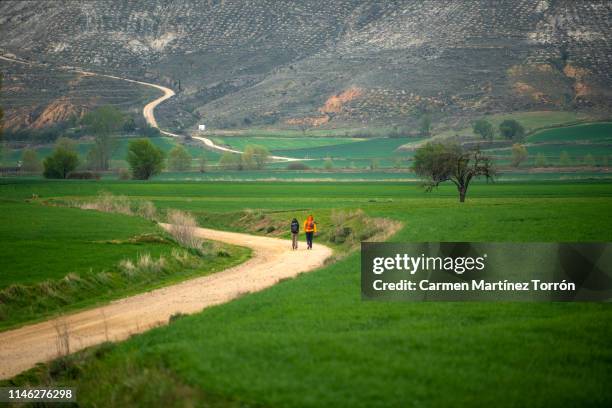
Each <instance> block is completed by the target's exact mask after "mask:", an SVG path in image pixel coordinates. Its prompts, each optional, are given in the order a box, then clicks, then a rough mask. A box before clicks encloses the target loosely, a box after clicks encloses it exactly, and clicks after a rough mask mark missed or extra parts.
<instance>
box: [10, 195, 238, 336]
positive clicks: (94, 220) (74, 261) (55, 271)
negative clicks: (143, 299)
mask: <svg viewBox="0 0 612 408" xmlns="http://www.w3.org/2000/svg"><path fill="white" fill-rule="evenodd" d="M2 190H3V189H2ZM3 193H4V191H3V192H2V193H0V246H1V248H2V251H1V252H2V256H1V257H0V270H2V274H0V330H1V329H6V328H9V327H11V326H14V325H16V324H21V323H24V322H27V321H33V320H39V319H42V318H45V317H49V316H50V315H53V314H56V313H58V312H64V311H67V310H72V309H77V308H82V307H86V306H91V305H93V304H96V303H100V302H104V301H108V300H110V299H115V298H118V297H122V296H126V295H129V294H132V293H135V292H138V291H143V290H147V289H151V288H154V287H157V286H160V285H163V284H169V283H174V282H177V281H180V280H184V279H187V278H190V277H194V276H200V275H205V274H208V273H213V272H216V271H219V270H223V269H225V268H227V267H228V266H230V265H233V264H237V263H240V262H242V261H244V260H245V259H246V258H247V257H248V254H249V251H248V250H246V249H244V248H238V247H232V246H226V248H225V250H226V251H227V252H228V254H229V255H230V256H229V257H217V256H216V255H215V254H214V253H211V254H208V253H206V251H204V253H203V254H201V255H198V256H196V255H195V254H193V256H191V257H190V260H191V261H192V262H191V263H190V264H189V265H187V264H179V263H177V262H175V261H174V260H173V257H174V254H175V253H176V251H177V250H180V247H179V246H178V245H177V244H176V243H175V242H174V241H172V240H171V239H169V237H168V236H167V234H165V232H163V231H162V230H161V228H159V227H158V226H157V225H156V224H155V223H154V222H152V221H147V220H145V219H144V218H140V217H137V216H129V215H123V214H114V213H105V212H100V211H93V210H82V209H79V208H69V207H61V206H57V205H55V204H59V203H60V202H59V201H58V202H54V203H50V202H48V201H40V200H31V202H24V201H23V200H21V199H20V200H14V199H10V198H7V195H5V194H3ZM89 199H92V197H89ZM64 201H65V200H64ZM68 201H72V199H70V200H68ZM142 257H151V258H152V259H153V260H154V261H155V260H159V259H160V258H163V259H164V260H166V262H165V263H164V265H165V267H164V268H160V270H150V271H143V273H142V274H140V275H139V274H135V273H131V274H129V275H126V274H125V273H124V272H122V270H121V267H120V265H121V262H122V261H128V260H129V261H131V262H133V263H134V264H138V262H139V260H140V259H141V258H142Z"/></svg>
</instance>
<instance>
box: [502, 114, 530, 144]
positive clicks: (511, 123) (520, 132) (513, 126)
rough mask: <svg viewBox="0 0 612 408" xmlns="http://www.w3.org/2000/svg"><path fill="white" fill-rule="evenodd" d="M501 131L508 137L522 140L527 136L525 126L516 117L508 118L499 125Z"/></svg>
mask: <svg viewBox="0 0 612 408" xmlns="http://www.w3.org/2000/svg"><path fill="white" fill-rule="evenodd" d="M499 133H501V135H502V136H503V137H505V138H506V139H510V140H515V141H521V140H523V138H524V137H525V128H524V127H523V125H521V124H520V123H519V122H517V121H516V120H514V119H506V120H504V121H503V122H502V123H501V124H500V125H499Z"/></svg>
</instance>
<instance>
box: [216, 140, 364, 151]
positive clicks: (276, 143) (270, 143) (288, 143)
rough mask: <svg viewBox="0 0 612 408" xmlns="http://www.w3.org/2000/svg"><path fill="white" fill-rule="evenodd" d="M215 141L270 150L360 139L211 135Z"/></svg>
mask: <svg viewBox="0 0 612 408" xmlns="http://www.w3.org/2000/svg"><path fill="white" fill-rule="evenodd" d="M212 139H213V141H214V142H215V143H218V144H220V145H227V146H230V147H231V148H233V149H237V150H244V149H245V148H246V147H247V146H248V145H259V146H264V147H266V148H267V149H268V150H270V151H271V152H274V153H275V152H276V151H277V150H283V149H310V148H315V147H321V146H332V145H338V144H347V143H354V142H359V141H362V139H356V138H350V137H325V138H323V137H319V138H313V137H263V136H251V137H238V136H234V137H213V138H212Z"/></svg>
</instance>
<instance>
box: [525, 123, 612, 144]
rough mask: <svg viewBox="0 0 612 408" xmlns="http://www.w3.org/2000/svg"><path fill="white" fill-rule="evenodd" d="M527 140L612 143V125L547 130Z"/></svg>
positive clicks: (597, 124)
mask: <svg viewBox="0 0 612 408" xmlns="http://www.w3.org/2000/svg"><path fill="white" fill-rule="evenodd" d="M527 140H528V141H529V142H531V143H538V142H582V141H588V142H593V143H597V142H599V143H601V142H607V143H612V123H590V124H585V125H576V126H569V127H561V128H555V129H547V130H543V131H541V132H537V133H534V134H533V135H532V136H530V137H529V138H528V139H527Z"/></svg>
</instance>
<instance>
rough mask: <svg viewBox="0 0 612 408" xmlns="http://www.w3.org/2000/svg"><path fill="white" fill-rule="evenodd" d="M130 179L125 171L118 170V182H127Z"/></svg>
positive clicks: (128, 173)
mask: <svg viewBox="0 0 612 408" xmlns="http://www.w3.org/2000/svg"><path fill="white" fill-rule="evenodd" d="M130 178H131V175H130V172H129V171H128V170H127V169H119V180H129V179H130Z"/></svg>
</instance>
